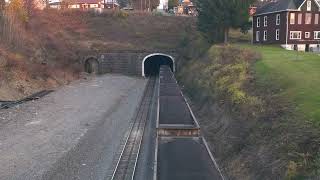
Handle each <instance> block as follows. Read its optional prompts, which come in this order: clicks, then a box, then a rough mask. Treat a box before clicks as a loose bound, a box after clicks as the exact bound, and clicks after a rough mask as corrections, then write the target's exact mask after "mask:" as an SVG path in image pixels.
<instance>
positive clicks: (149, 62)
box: [144, 55, 174, 77]
mask: <svg viewBox="0 0 320 180" xmlns="http://www.w3.org/2000/svg"><path fill="white" fill-rule="evenodd" d="M162 65H168V66H169V67H170V69H171V71H172V72H174V61H173V59H172V58H170V57H169V56H165V55H154V56H151V57H148V58H147V59H146V60H145V61H144V75H145V77H150V76H155V75H158V74H159V70H160V66H162Z"/></svg>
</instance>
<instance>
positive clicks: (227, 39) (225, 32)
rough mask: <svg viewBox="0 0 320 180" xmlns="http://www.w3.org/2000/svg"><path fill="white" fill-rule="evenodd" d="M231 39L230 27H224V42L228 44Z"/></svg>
mask: <svg viewBox="0 0 320 180" xmlns="http://www.w3.org/2000/svg"><path fill="white" fill-rule="evenodd" d="M228 41H229V28H224V44H228Z"/></svg>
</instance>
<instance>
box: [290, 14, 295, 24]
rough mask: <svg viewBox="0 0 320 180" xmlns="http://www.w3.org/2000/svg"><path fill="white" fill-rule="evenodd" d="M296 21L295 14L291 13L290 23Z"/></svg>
mask: <svg viewBox="0 0 320 180" xmlns="http://www.w3.org/2000/svg"><path fill="white" fill-rule="evenodd" d="M294 23H295V14H294V13H290V24H294Z"/></svg>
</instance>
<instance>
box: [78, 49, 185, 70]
mask: <svg viewBox="0 0 320 180" xmlns="http://www.w3.org/2000/svg"><path fill="white" fill-rule="evenodd" d="M152 54H155V55H158V54H163V55H167V56H171V57H173V58H174V61H175V62H176V61H177V60H178V59H179V58H178V56H177V54H176V53H175V52H172V51H170V52H168V51H120V52H110V53H104V54H101V55H99V56H97V57H96V59H97V61H98V63H99V74H105V73H116V74H125V75H134V76H142V74H143V73H142V63H143V60H144V59H145V58H146V57H147V56H149V55H152ZM90 58H92V56H90ZM87 59H88V58H85V59H84V62H83V64H85V62H86V61H87Z"/></svg>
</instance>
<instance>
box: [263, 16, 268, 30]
mask: <svg viewBox="0 0 320 180" xmlns="http://www.w3.org/2000/svg"><path fill="white" fill-rule="evenodd" d="M267 25H268V17H267V16H265V17H263V26H264V27H266V26H267Z"/></svg>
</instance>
